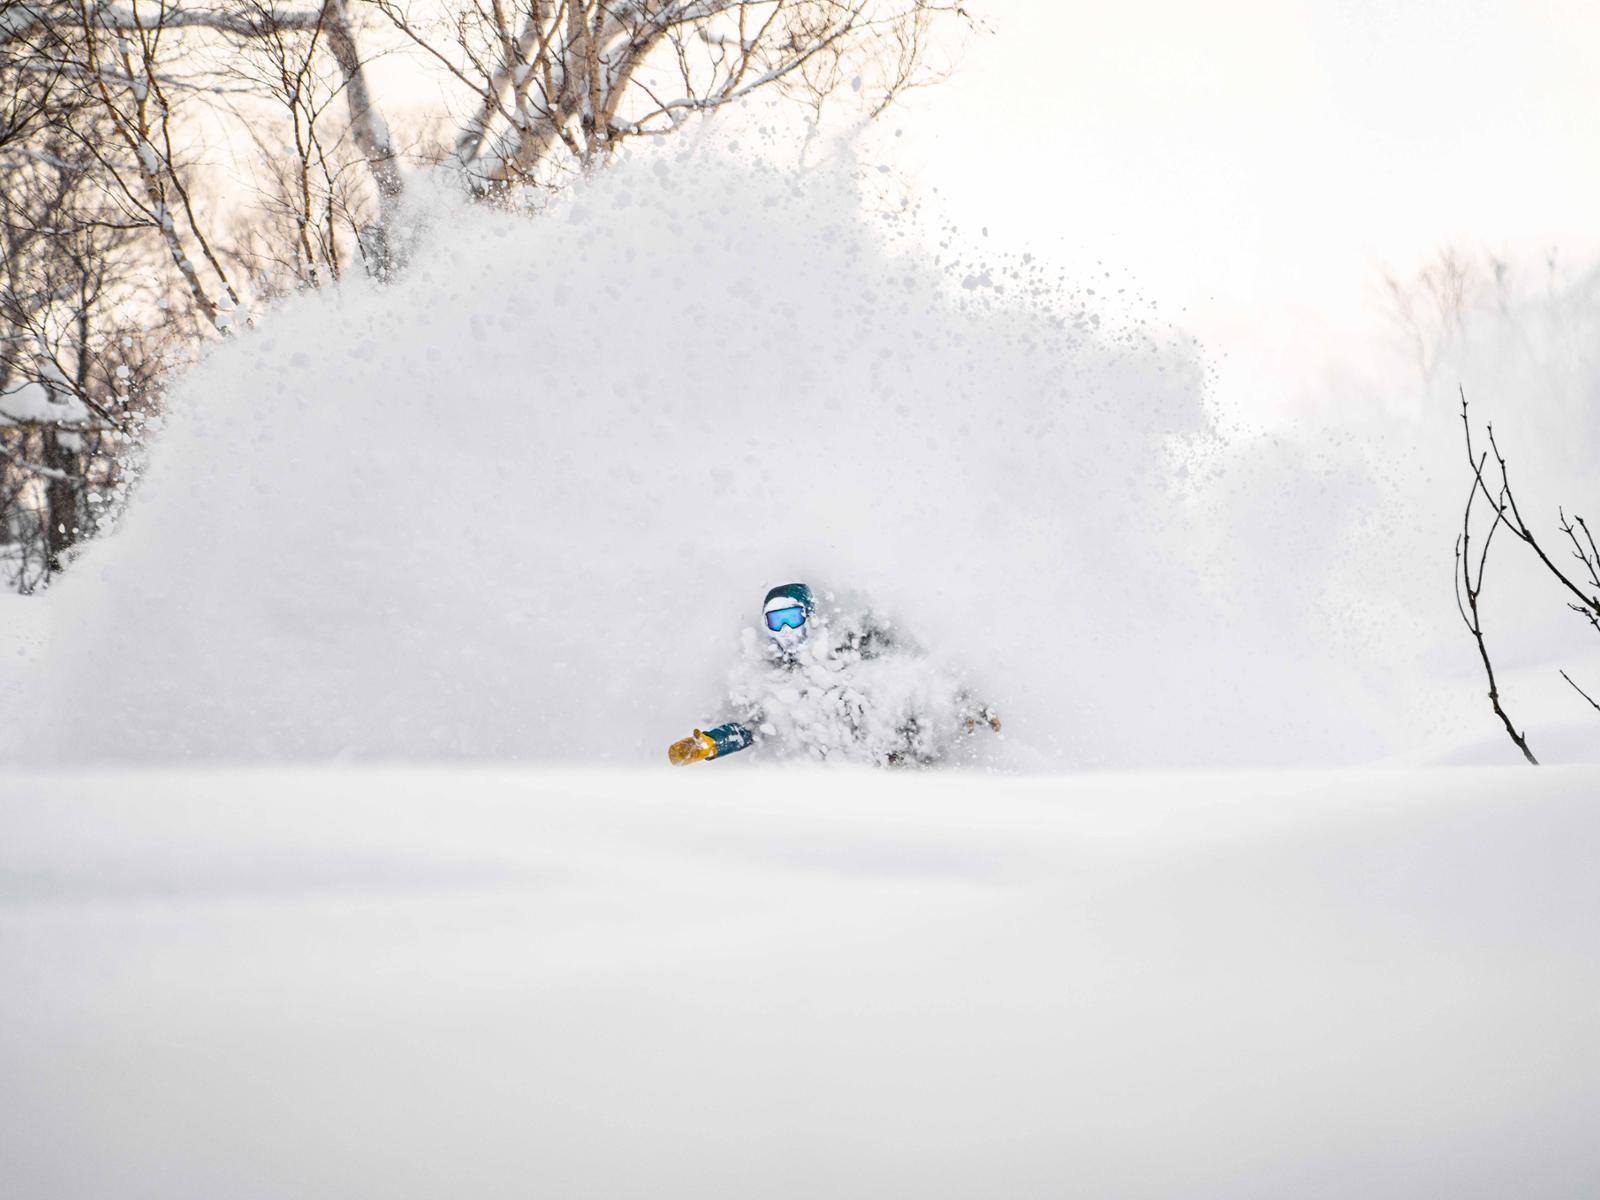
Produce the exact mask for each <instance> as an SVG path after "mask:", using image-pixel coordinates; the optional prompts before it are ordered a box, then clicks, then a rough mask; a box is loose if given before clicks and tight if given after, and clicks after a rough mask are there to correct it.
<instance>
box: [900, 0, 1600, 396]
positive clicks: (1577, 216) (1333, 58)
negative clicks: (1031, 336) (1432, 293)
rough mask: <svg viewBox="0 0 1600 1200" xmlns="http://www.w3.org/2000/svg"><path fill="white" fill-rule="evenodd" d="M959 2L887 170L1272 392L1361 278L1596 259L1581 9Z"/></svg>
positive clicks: (1453, 0) (1592, 67) (1596, 103)
mask: <svg viewBox="0 0 1600 1200" xmlns="http://www.w3.org/2000/svg"><path fill="white" fill-rule="evenodd" d="M974 7H975V8H976V9H977V10H979V11H981V12H982V13H983V14H984V15H986V16H987V17H988V18H990V24H991V25H992V27H993V33H992V34H990V35H989V36H986V37H982V38H980V39H978V41H977V42H976V43H975V44H974V45H973V46H972V48H971V49H970V50H969V52H968V54H967V56H966V59H965V61H964V62H963V64H962V67H961V69H960V70H959V71H958V73H957V74H956V76H955V77H954V78H953V79H952V80H951V81H950V82H948V83H947V84H945V85H943V86H942V87H939V88H935V89H931V90H929V91H926V92H922V93H919V94H917V95H916V96H914V97H913V98H912V99H911V100H910V101H909V102H908V104H907V105H906V107H905V108H904V110H903V111H902V112H901V113H899V114H898V115H897V116H895V117H891V118H890V119H889V121H888V124H889V126H890V127H891V128H894V129H898V130H900V131H901V133H902V136H900V137H897V138H896V139H895V145H894V151H893V157H892V161H893V163H894V165H895V166H896V167H897V168H899V169H901V170H905V171H909V172H910V173H911V174H912V175H913V177H914V178H915V179H916V181H917V182H918V183H919V184H920V185H921V186H922V187H923V188H925V189H937V191H938V192H939V194H940V199H941V201H942V203H941V207H943V208H944V209H945V210H946V211H948V212H949V213H950V214H951V215H952V216H953V217H955V218H956V219H957V220H958V221H959V222H960V223H961V224H962V225H964V226H966V227H968V228H974V229H975V228H978V227H987V228H988V229H989V231H990V234H991V237H992V238H993V239H995V240H996V241H997V242H998V244H999V245H1000V246H1002V247H1004V248H1007V249H1017V248H1024V247H1025V248H1027V249H1032V250H1035V251H1039V250H1043V251H1044V252H1045V253H1047V254H1049V255H1051V256H1052V257H1059V258H1061V259H1063V260H1064V261H1066V262H1067V263H1069V264H1081V263H1084V262H1089V263H1092V262H1093V261H1095V260H1097V259H1104V260H1105V262H1106V263H1107V265H1108V266H1113V267H1116V268H1120V269H1122V270H1125V271H1128V272H1131V273H1132V274H1133V275H1134V276H1135V277H1136V278H1137V280H1138V282H1139V283H1140V285H1141V287H1142V289H1143V290H1144V291H1145V292H1146V293H1147V294H1148V295H1150V296H1151V297H1152V298H1154V299H1156V300H1158V301H1160V303H1161V307H1162V308H1163V310H1165V311H1167V312H1176V311H1177V310H1183V318H1182V323H1183V324H1185V325H1186V326H1187V327H1189V328H1191V329H1193V330H1194V331H1195V332H1197V333H1199V334H1200V335H1201V336H1202V337H1203V338H1205V339H1206V340H1207V342H1208V343H1209V344H1211V345H1212V346H1213V347H1214V348H1215V349H1217V350H1218V351H1219V352H1221V351H1225V352H1226V353H1227V354H1228V355H1229V356H1230V358H1232V359H1233V360H1234V362H1235V363H1236V364H1237V363H1241V362H1242V363H1248V364H1250V367H1251V371H1252V372H1253V373H1256V374H1261V373H1265V374H1268V375H1272V374H1276V375H1278V376H1279V378H1278V379H1277V381H1276V383H1275V384H1273V386H1272V387H1271V388H1269V389H1267V390H1270V391H1272V392H1273V393H1274V394H1276V395H1278V396H1279V397H1282V396H1283V395H1285V394H1286V392H1287V391H1288V390H1290V389H1289V387H1288V384H1287V381H1286V380H1285V379H1284V378H1282V372H1283V371H1284V370H1286V369H1289V366H1288V364H1289V363H1292V362H1295V361H1303V360H1304V358H1305V355H1304V353H1303V351H1304V348H1305V344H1306V341H1307V339H1308V338H1312V339H1319V340H1326V339H1327V338H1338V337H1341V336H1343V335H1345V334H1347V333H1349V332H1350V331H1352V330H1355V329H1358V328H1360V327H1361V326H1362V324H1363V323H1364V322H1369V321H1370V320H1371V311H1370V310H1371V301H1372V300H1373V298H1374V283H1375V280H1376V276H1377V272H1378V270H1379V268H1380V267H1381V266H1384V265H1390V266H1395V267H1398V268H1401V269H1409V268H1411V267H1413V266H1415V264H1416V263H1417V262H1418V261H1419V260H1420V259H1421V258H1423V257H1424V256H1425V255H1427V254H1428V253H1430V252H1431V251H1432V250H1434V249H1436V248H1437V247H1439V246H1440V245H1442V244H1444V243H1446V242H1453V243H1456V244H1458V245H1461V246H1463V247H1469V248H1483V249H1493V250H1497V251H1508V250H1509V251H1512V252H1516V253H1518V254H1520V255H1522V256H1524V257H1526V258H1529V259H1536V258H1537V257H1540V256H1541V255H1540V252H1542V250H1543V249H1544V248H1545V247H1546V246H1548V245H1552V244H1555V245H1559V246H1560V247H1561V248H1562V250H1563V252H1564V253H1570V254H1571V255H1573V256H1577V255H1581V254H1583V253H1585V252H1589V251H1592V250H1593V249H1594V248H1595V247H1596V246H1600V225H1597V223H1596V222H1597V217H1600V155H1597V154H1596V153H1595V151H1596V148H1597V147H1600V9H1597V8H1596V6H1594V5H1593V4H1591V3H1580V2H1579V0H1534V2H1529V0H1521V2H1514V0H1402V2H1399V3H1396V2H1394V0H1299V2H1293V0H1213V2H1209V3H1203V4H1201V3H1195V2H1194V0H1122V2H1120V3H1116V4H1106V3H1103V2H1095V3H1079V2H1062V0H974ZM1281 404H1282V401H1281V399H1280V400H1279V402H1278V407H1280V408H1281Z"/></svg>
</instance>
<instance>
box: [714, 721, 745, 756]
mask: <svg viewBox="0 0 1600 1200" xmlns="http://www.w3.org/2000/svg"><path fill="white" fill-rule="evenodd" d="M703 732H704V733H705V735H706V736H707V737H708V738H710V739H711V740H712V741H713V742H715V743H716V745H717V752H716V754H715V755H714V756H713V757H715V758H721V757H722V756H723V755H725V754H733V753H735V752H737V751H739V750H743V749H744V748H745V747H746V746H748V745H749V744H750V743H751V742H753V741H755V740H756V735H755V734H753V733H751V732H750V730H748V729H746V728H745V727H744V726H743V725H741V724H739V723H738V722H737V721H729V722H728V723H727V724H726V725H718V726H717V727H716V728H715V729H707V730H704V731H703Z"/></svg>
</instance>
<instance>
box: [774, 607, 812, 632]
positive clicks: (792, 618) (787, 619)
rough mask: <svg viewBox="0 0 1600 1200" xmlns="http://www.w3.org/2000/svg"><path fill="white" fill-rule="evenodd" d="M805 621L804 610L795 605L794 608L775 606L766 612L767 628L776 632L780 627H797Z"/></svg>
mask: <svg viewBox="0 0 1600 1200" xmlns="http://www.w3.org/2000/svg"><path fill="white" fill-rule="evenodd" d="M805 623H806V610H805V609H804V608H801V607H800V606H799V605H796V606H795V607H794V608H775V609H773V610H772V611H771V612H769V613H768V614H767V628H768V629H770V630H772V632H773V633H777V632H778V630H780V629H799V628H800V626H802V625H804V624H805Z"/></svg>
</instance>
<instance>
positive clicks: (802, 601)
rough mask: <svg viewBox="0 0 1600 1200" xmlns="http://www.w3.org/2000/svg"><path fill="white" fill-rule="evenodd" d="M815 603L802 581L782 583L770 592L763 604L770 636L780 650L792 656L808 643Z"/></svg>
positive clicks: (809, 590) (787, 655)
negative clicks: (809, 626)
mask: <svg viewBox="0 0 1600 1200" xmlns="http://www.w3.org/2000/svg"><path fill="white" fill-rule="evenodd" d="M815 609H816V604H815V602H814V601H813V600H812V599H811V589H810V588H808V587H807V586H806V585H805V584H803V583H783V584H779V585H778V586H777V587H775V588H773V589H772V590H771V591H770V592H768V593H767V599H766V601H765V603H764V604H763V605H762V606H761V612H762V615H763V616H764V617H765V619H766V622H767V636H768V637H769V638H771V639H772V644H773V645H774V646H776V647H777V649H778V652H779V653H780V654H782V655H784V656H785V657H786V658H787V657H793V655H794V654H795V652H796V651H798V650H799V649H800V647H801V646H803V645H805V641H806V630H807V626H808V625H809V624H810V623H811V614H812V613H813V612H814V611H815Z"/></svg>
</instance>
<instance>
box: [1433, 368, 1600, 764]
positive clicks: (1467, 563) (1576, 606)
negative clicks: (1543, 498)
mask: <svg viewBox="0 0 1600 1200" xmlns="http://www.w3.org/2000/svg"><path fill="white" fill-rule="evenodd" d="M1461 424H1462V428H1463V430H1464V433H1465V437H1466V447H1467V461H1468V463H1469V465H1470V466H1471V468H1472V483H1471V488H1470V490H1469V492H1468V494H1467V504H1466V510H1465V513H1464V514H1463V516H1462V530H1461V534H1460V535H1459V536H1458V537H1457V539H1456V551H1455V556H1456V604H1457V608H1458V610H1459V611H1460V613H1461V619H1462V621H1463V622H1464V623H1465V624H1466V626H1467V629H1468V631H1469V632H1470V633H1471V634H1472V637H1473V640H1474V641H1475V643H1476V644H1477V647H1478V654H1479V657H1480V658H1481V660H1482V662H1483V668H1484V672H1485V674H1486V675H1487V676H1488V680H1489V703H1490V705H1491V707H1492V708H1493V709H1494V713H1495V715H1496V716H1497V717H1499V718H1500V721H1501V723H1502V724H1503V725H1504V726H1505V730H1506V733H1507V735H1508V736H1509V737H1510V738H1511V740H1512V742H1513V743H1514V744H1515V745H1516V747H1517V749H1519V750H1520V751H1521V752H1522V754H1523V757H1524V758H1526V759H1527V761H1528V762H1530V763H1533V764H1537V763H1538V761H1539V760H1538V759H1537V758H1535V757H1534V755H1533V751H1532V750H1531V749H1529V747H1528V742H1527V738H1526V736H1525V734H1523V733H1519V732H1518V731H1517V728H1516V726H1515V725H1514V724H1513V723H1512V720H1511V718H1510V717H1509V716H1508V715H1507V713H1506V711H1505V708H1504V706H1503V705H1502V703H1501V697H1500V690H1499V686H1498V684H1497V683H1496V681H1495V674H1494V666H1493V663H1492V662H1491V661H1490V657H1489V648H1488V643H1487V641H1486V639H1485V637H1484V631H1483V620H1482V613H1481V609H1480V607H1479V597H1480V596H1481V594H1482V591H1483V584H1484V576H1485V573H1486V571H1487V568H1488V563H1489V551H1490V547H1491V545H1492V544H1493V541H1494V535H1495V533H1496V531H1497V530H1499V529H1501V528H1502V527H1503V528H1504V529H1505V530H1506V531H1507V532H1508V533H1509V534H1510V536H1512V537H1513V538H1515V539H1517V540H1518V541H1520V542H1521V543H1522V544H1523V545H1524V546H1526V547H1527V548H1528V549H1529V550H1530V551H1531V552H1532V554H1533V556H1534V559H1535V561H1537V562H1538V563H1539V565H1540V567H1541V568H1542V569H1543V571H1544V573H1545V575H1546V576H1547V577H1548V578H1550V579H1551V580H1553V581H1554V582H1555V583H1556V584H1557V585H1558V587H1559V588H1560V589H1561V590H1562V592H1563V593H1564V594H1565V596H1566V603H1567V607H1568V609H1570V610H1571V611H1573V612H1575V613H1577V614H1578V615H1579V616H1580V617H1582V618H1583V620H1584V621H1585V623H1587V624H1588V625H1589V626H1590V627H1591V628H1592V629H1594V630H1595V631H1596V632H1600V547H1597V546H1596V544H1595V539H1594V535H1593V534H1592V533H1591V532H1590V530H1589V525H1588V522H1587V521H1586V520H1585V519H1584V518H1583V517H1581V516H1576V515H1575V516H1573V517H1571V518H1569V517H1568V516H1567V514H1566V510H1565V509H1558V510H1557V516H1558V521H1559V524H1558V528H1559V529H1560V531H1561V535H1562V537H1563V538H1565V539H1566V542H1567V545H1568V547H1569V556H1570V558H1571V559H1572V560H1574V561H1576V562H1577V563H1578V565H1579V567H1580V568H1581V569H1580V570H1578V571H1574V570H1572V569H1571V568H1570V567H1563V566H1562V565H1561V564H1560V563H1559V562H1557V561H1556V559H1554V558H1552V557H1551V555H1550V553H1549V552H1548V551H1547V550H1546V549H1545V546H1544V544H1543V543H1542V542H1541V540H1540V537H1539V535H1538V533H1537V532H1536V531H1535V530H1534V529H1533V528H1532V527H1531V526H1530V525H1529V524H1528V522H1527V521H1526V520H1525V519H1524V517H1523V515H1522V510H1521V509H1520V508H1519V507H1518V505H1517V498H1516V493H1515V491H1514V490H1513V488H1512V486H1511V474H1510V470H1509V468H1508V467H1507V464H1506V459H1505V456H1504V455H1503V454H1502V453H1501V452H1500V446H1499V444H1498V443H1497V442H1496V440H1495V435H1494V426H1493V424H1490V425H1489V426H1488V427H1487V430H1486V432H1487V435H1488V439H1489V449H1488V450H1485V451H1483V452H1481V453H1479V452H1477V451H1475V450H1474V447H1473V440H1472V423H1471V420H1470V418H1469V415H1468V410H1467V396H1466V391H1465V389H1463V390H1462V392H1461ZM1491 458H1492V459H1493V460H1494V475H1493V479H1494V483H1493V486H1492V487H1491V483H1490V481H1489V479H1487V478H1486V477H1485V472H1486V469H1487V467H1488V464H1489V460H1490V459H1491ZM1479 497H1482V499H1483V500H1484V501H1485V502H1486V503H1487V504H1488V506H1489V509H1490V512H1491V519H1490V525H1489V529H1488V532H1487V533H1485V534H1484V536H1483V545H1482V547H1481V548H1480V549H1479V551H1478V554H1477V559H1476V562H1474V560H1473V557H1472V534H1473V529H1474V520H1473V505H1474V502H1475V501H1476V500H1477V499H1478V498H1479ZM1560 674H1561V677H1562V678H1563V679H1565V680H1566V681H1567V683H1568V684H1569V685H1571V687H1572V688H1573V690H1574V691H1576V692H1577V693H1578V694H1579V695H1580V696H1582V697H1583V698H1584V700H1586V701H1587V702H1588V703H1589V704H1590V705H1591V706H1593V707H1594V708H1596V709H1597V710H1600V703H1596V701H1595V700H1594V699H1593V698H1592V697H1591V696H1590V695H1589V693H1588V692H1586V691H1584V689H1583V688H1581V687H1579V686H1578V684H1577V683H1576V682H1574V681H1573V679H1572V677H1571V676H1570V675H1568V674H1567V672H1566V671H1564V670H1563V671H1561V672H1560Z"/></svg>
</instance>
